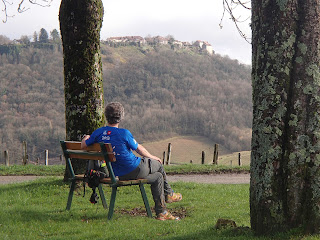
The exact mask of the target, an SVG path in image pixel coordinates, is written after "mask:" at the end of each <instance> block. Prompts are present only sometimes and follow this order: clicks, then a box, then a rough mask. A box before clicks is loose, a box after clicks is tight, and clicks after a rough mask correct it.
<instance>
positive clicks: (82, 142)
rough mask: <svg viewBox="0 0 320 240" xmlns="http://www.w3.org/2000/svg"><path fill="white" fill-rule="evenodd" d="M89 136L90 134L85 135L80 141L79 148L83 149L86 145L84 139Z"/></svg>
mask: <svg viewBox="0 0 320 240" xmlns="http://www.w3.org/2000/svg"><path fill="white" fill-rule="evenodd" d="M89 138H90V135H85V136H84V137H83V138H82V141H81V149H85V148H86V147H87V144H86V140H87V139H89Z"/></svg>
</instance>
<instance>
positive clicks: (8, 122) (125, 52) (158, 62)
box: [0, 44, 252, 161]
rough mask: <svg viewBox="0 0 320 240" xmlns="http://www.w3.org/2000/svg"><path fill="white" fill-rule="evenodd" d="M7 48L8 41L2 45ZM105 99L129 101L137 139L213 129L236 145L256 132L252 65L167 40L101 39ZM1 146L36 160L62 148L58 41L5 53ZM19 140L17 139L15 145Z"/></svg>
mask: <svg viewBox="0 0 320 240" xmlns="http://www.w3.org/2000/svg"><path fill="white" fill-rule="evenodd" d="M0 50H1V49H0ZM102 59H103V67H104V91H105V101H106V102H109V101H120V102H122V103H123V104H124V105H125V109H126V114H125V120H124V122H123V125H122V126H123V127H127V128H129V129H131V131H132V133H133V134H134V135H135V136H137V139H138V141H140V142H143V141H148V140H155V139H162V138H166V137H170V136H174V135H179V134H183V135H201V136H207V137H209V138H210V139H212V141H213V142H217V143H220V144H223V145H224V146H225V147H226V148H229V149H230V150H232V151H239V150H248V149H249V145H250V137H251V117H252V113H251V109H252V107H251V83H250V68H249V67H248V66H244V65H241V64H239V63H238V62H237V61H235V60H230V59H229V58H227V57H221V56H219V55H213V56H207V55H202V54H199V53H197V52H195V51H191V50H188V49H180V50H172V49H170V48H168V47H159V46H158V47H136V46H123V47H117V48H114V47H110V46H107V45H105V44H103V45H102ZM0 99H1V102H0V113H1V114H0V136H1V138H0V141H1V142H0V144H1V145H0V146H1V147H0V150H1V152H2V153H3V151H4V150H8V151H9V154H10V157H11V158H12V159H18V160H20V159H21V156H22V150H21V148H22V147H21V146H22V145H21V143H22V141H27V143H28V154H29V159H30V160H31V161H35V160H36V158H37V157H40V158H43V157H42V156H43V154H44V150H45V149H49V154H50V157H54V156H58V155H59V154H61V150H60V146H59V141H58V140H59V139H63V138H64V134H65V133H64V132H65V130H64V126H65V122H64V121H65V118H64V93H63V59H62V53H61V48H60V47H59V45H57V44H51V45H50V44H48V45H41V46H40V47H39V46H36V45H35V44H31V45H30V44H29V45H28V46H22V47H19V49H18V54H17V52H15V51H11V52H10V51H9V52H7V53H2V52H1V58H0ZM14 146H15V147H14Z"/></svg>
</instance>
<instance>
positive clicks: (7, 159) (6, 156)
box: [3, 150, 10, 167]
mask: <svg viewBox="0 0 320 240" xmlns="http://www.w3.org/2000/svg"><path fill="white" fill-rule="evenodd" d="M3 154H4V161H5V163H6V166H7V167H9V166H10V163H9V152H8V150H5V151H4V152H3Z"/></svg>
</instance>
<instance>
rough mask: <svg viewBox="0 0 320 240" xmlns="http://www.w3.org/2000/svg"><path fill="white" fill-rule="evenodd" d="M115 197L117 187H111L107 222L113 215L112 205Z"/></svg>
mask: <svg viewBox="0 0 320 240" xmlns="http://www.w3.org/2000/svg"><path fill="white" fill-rule="evenodd" d="M116 196H117V187H112V193H111V199H110V204H109V212H108V219H109V220H110V219H111V218H112V215H113V210H114V203H115V201H116Z"/></svg>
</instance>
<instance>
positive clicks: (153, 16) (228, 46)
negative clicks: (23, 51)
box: [0, 0, 251, 64]
mask: <svg viewBox="0 0 320 240" xmlns="http://www.w3.org/2000/svg"><path fill="white" fill-rule="evenodd" d="M12 2H13V4H12V5H8V6H7V10H8V15H9V16H10V17H9V18H8V19H7V22H6V23H3V22H0V35H5V36H7V37H9V38H10V39H11V40H13V39H19V38H20V37H21V36H23V35H27V36H30V38H31V39H33V38H32V36H33V33H34V32H35V31H36V32H38V33H39V32H40V29H41V28H44V29H46V30H47V31H48V33H49V32H50V31H52V30H53V29H57V30H58V31H59V19H58V15H59V6H60V2H61V0H52V3H51V4H50V6H49V7H41V6H38V5H32V4H30V3H29V2H28V1H27V0H25V2H24V5H23V6H24V7H25V9H26V11H24V12H23V13H18V12H17V7H18V5H17V3H15V2H19V1H18V0H12ZM37 2H39V3H40V2H41V0H38V1H37ZM102 2H103V5H104V19H103V25H102V29H101V40H105V39H107V38H109V37H119V36H141V37H146V36H148V35H151V36H158V35H159V36H163V37H165V36H168V35H172V36H173V37H174V38H175V39H176V40H179V41H188V42H190V43H192V42H194V41H196V40H202V41H207V42H209V43H210V44H211V45H212V47H213V49H214V51H215V52H216V53H218V54H220V55H222V56H226V55H227V56H229V57H230V58H231V59H237V60H238V61H239V62H241V63H244V64H251V45H250V43H248V42H247V41H246V40H245V39H244V38H242V37H241V36H240V34H239V33H238V30H237V28H236V26H235V24H234V23H233V22H232V21H231V20H230V16H229V15H228V13H225V15H224V19H223V21H222V28H221V27H220V26H219V24H220V21H221V18H222V15H223V4H222V2H223V0H196V1H194V0H193V1H191V0H161V1H154V0H134V1H133V0H102ZM0 9H1V10H3V9H4V7H3V5H1V4H0ZM234 15H235V17H237V18H238V19H239V20H240V21H243V20H246V19H247V20H246V21H244V22H242V23H239V27H240V28H241V30H242V32H244V33H245V35H246V36H248V37H249V38H250V36H251V29H250V26H249V24H250V10H247V9H244V8H242V7H240V6H238V7H237V8H236V9H234ZM0 19H1V20H2V21H3V20H5V17H4V14H3V11H1V12H0ZM249 41H250V40H249Z"/></svg>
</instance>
